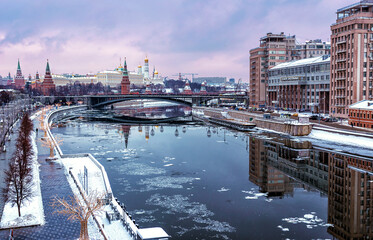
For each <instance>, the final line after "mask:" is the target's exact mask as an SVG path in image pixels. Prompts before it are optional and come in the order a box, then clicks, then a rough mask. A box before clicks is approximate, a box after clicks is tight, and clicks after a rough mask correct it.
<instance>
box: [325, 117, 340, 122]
mask: <svg viewBox="0 0 373 240" xmlns="http://www.w3.org/2000/svg"><path fill="white" fill-rule="evenodd" d="M325 122H338V119H337V118H333V117H329V118H326V119H325Z"/></svg>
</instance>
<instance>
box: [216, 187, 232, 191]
mask: <svg viewBox="0 0 373 240" xmlns="http://www.w3.org/2000/svg"><path fill="white" fill-rule="evenodd" d="M229 190H230V189H229V188H225V187H222V188H220V189H219V190H218V192H227V191H229Z"/></svg>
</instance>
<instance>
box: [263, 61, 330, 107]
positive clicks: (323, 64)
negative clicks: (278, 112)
mask: <svg viewBox="0 0 373 240" xmlns="http://www.w3.org/2000/svg"><path fill="white" fill-rule="evenodd" d="M268 76H269V77H268V90H267V98H268V104H267V106H268V107H271V108H274V109H277V108H282V109H289V110H308V111H313V112H317V113H328V112H329V85H330V79H329V77H330V57H329V55H324V56H320V57H314V58H307V59H302V60H297V61H291V62H286V63H281V64H279V65H277V66H275V67H273V68H271V69H270V70H269V71H268Z"/></svg>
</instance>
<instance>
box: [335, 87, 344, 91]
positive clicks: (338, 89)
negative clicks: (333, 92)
mask: <svg viewBox="0 0 373 240" xmlns="http://www.w3.org/2000/svg"><path fill="white" fill-rule="evenodd" d="M345 88H346V87H345V86H338V87H335V89H337V90H339V89H345Z"/></svg>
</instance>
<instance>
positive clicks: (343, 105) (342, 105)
mask: <svg viewBox="0 0 373 240" xmlns="http://www.w3.org/2000/svg"><path fill="white" fill-rule="evenodd" d="M335 107H340V108H344V107H346V105H345V104H344V103H339V104H336V105H335Z"/></svg>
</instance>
